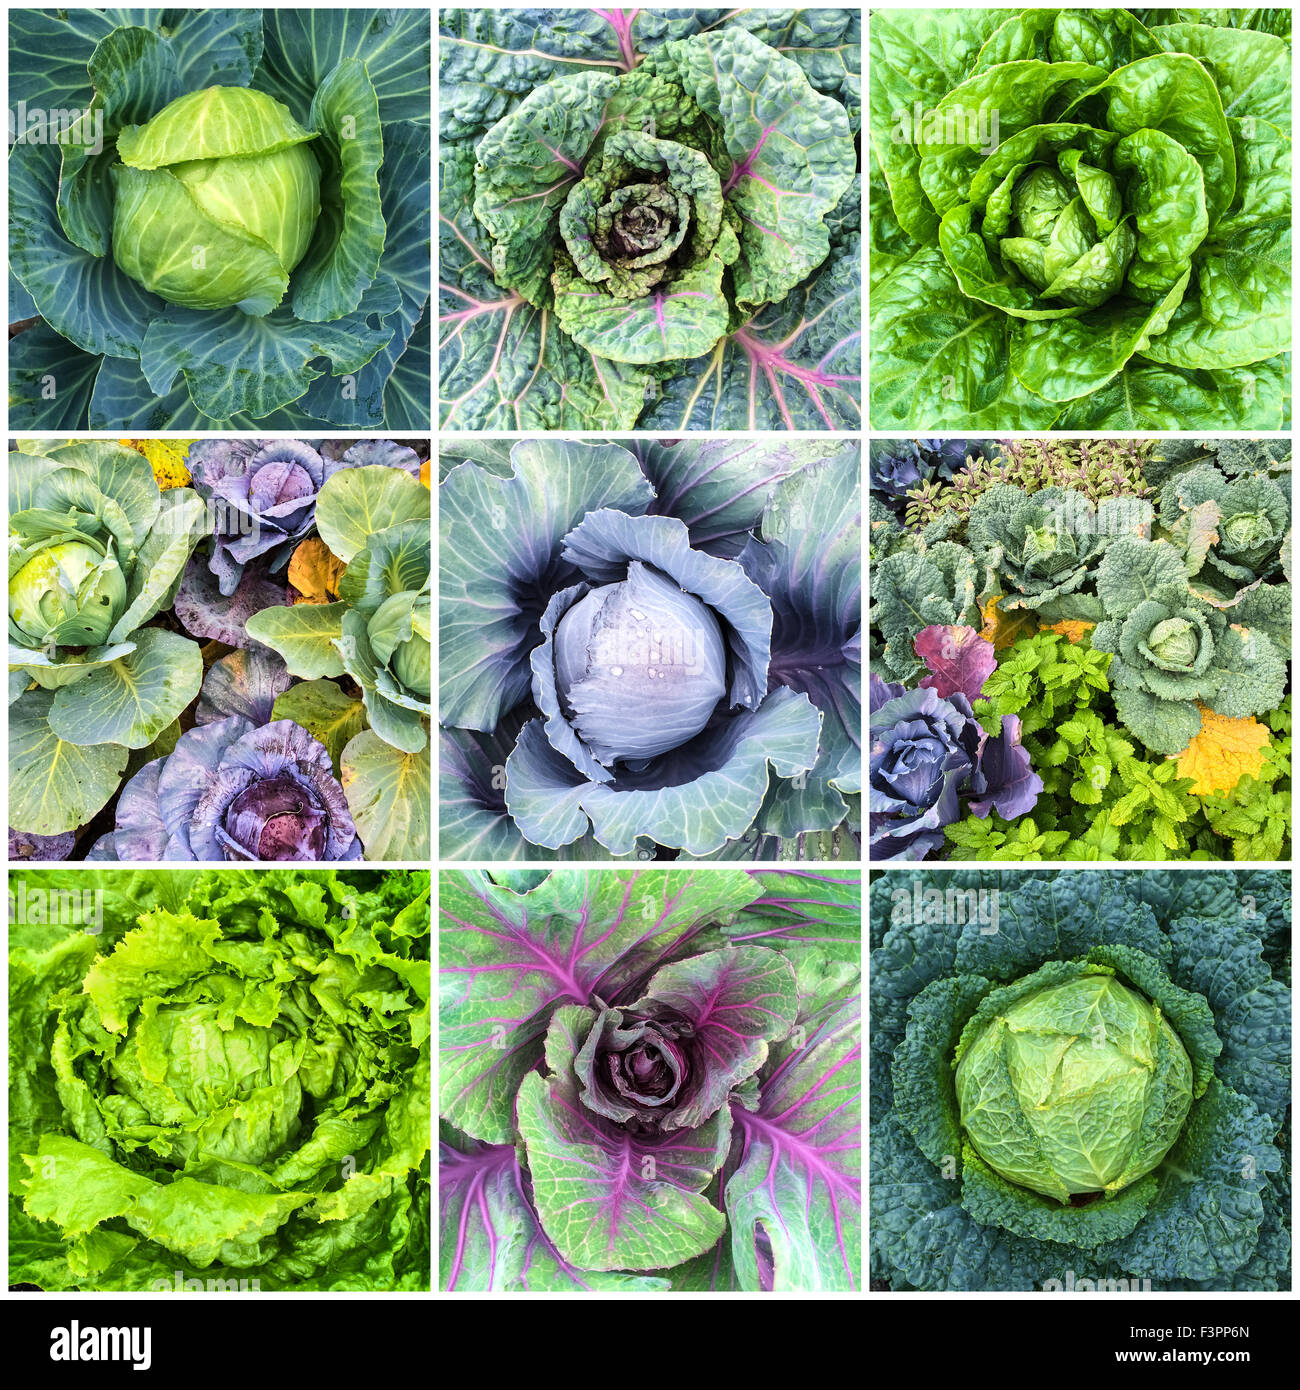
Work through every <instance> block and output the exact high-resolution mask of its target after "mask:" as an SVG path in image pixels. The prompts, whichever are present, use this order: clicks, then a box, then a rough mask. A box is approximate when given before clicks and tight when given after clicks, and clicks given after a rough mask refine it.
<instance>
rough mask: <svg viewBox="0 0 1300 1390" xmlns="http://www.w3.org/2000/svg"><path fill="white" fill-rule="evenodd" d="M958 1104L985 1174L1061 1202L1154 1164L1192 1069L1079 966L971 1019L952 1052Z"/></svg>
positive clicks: (1114, 992) (1150, 1020)
mask: <svg viewBox="0 0 1300 1390" xmlns="http://www.w3.org/2000/svg"><path fill="white" fill-rule="evenodd" d="M1010 993H1011V994H1013V995H1014V990H1013V991H1010ZM957 1100H958V1103H959V1105H960V1107H961V1119H962V1124H963V1125H964V1126H965V1129H966V1133H967V1135H968V1137H969V1139H970V1142H971V1144H972V1146H973V1147H974V1149H975V1151H976V1153H977V1154H978V1155H979V1156H980V1157H981V1158H982V1159H983V1160H984V1161H985V1162H986V1163H987V1164H988V1165H989V1167H991V1168H993V1169H994V1170H995V1171H996V1172H998V1173H999V1174H1001V1176H1002V1177H1004V1178H1006V1180H1007V1181H1008V1182H1012V1183H1016V1184H1017V1185H1019V1186H1021V1187H1028V1188H1031V1189H1033V1191H1035V1192H1041V1193H1042V1194H1043V1195H1044V1196H1047V1197H1055V1198H1056V1199H1057V1200H1059V1201H1061V1202H1063V1203H1064V1202H1069V1200H1070V1199H1071V1198H1072V1197H1074V1196H1077V1195H1079V1194H1081V1193H1094V1192H1105V1193H1108V1194H1109V1193H1114V1192H1118V1191H1120V1190H1121V1189H1122V1188H1125V1187H1127V1186H1128V1185H1129V1184H1130V1183H1132V1182H1136V1181H1137V1179H1138V1178H1141V1177H1144V1176H1145V1175H1146V1174H1147V1173H1150V1172H1151V1171H1152V1170H1153V1169H1155V1168H1156V1167H1158V1166H1159V1164H1160V1162H1161V1160H1162V1159H1163V1158H1164V1156H1165V1154H1166V1153H1168V1152H1169V1149H1170V1147H1171V1146H1172V1144H1173V1142H1174V1140H1175V1139H1176V1138H1177V1137H1178V1134H1179V1131H1180V1130H1181V1129H1182V1127H1183V1122H1184V1121H1185V1120H1186V1118H1187V1112H1188V1110H1189V1109H1190V1108H1191V1103H1192V1064H1191V1061H1190V1059H1189V1058H1188V1055H1187V1051H1186V1049H1185V1048H1184V1046H1183V1044H1182V1041H1181V1040H1180V1039H1179V1037H1178V1035H1177V1033H1175V1032H1174V1030H1173V1029H1172V1028H1171V1027H1170V1026H1169V1022H1168V1020H1167V1019H1166V1018H1165V1017H1164V1015H1163V1014H1162V1012H1161V1010H1160V1009H1159V1008H1158V1007H1157V1006H1156V1005H1155V1004H1152V1003H1151V1002H1150V1000H1148V999H1146V998H1145V997H1144V996H1143V995H1141V994H1139V993H1138V992H1137V991H1136V990H1134V989H1132V988H1130V987H1129V986H1128V985H1126V984H1122V983H1121V982H1120V981H1119V980H1118V979H1116V978H1115V976H1114V974H1113V973H1112V972H1111V971H1110V970H1109V969H1108V968H1107V967H1104V966H1096V965H1080V966H1079V967H1078V973H1077V975H1075V976H1074V977H1073V978H1067V979H1064V980H1061V981H1058V982H1056V983H1052V984H1048V985H1045V986H1044V987H1042V988H1040V989H1035V990H1031V992H1029V993H1027V994H1023V995H1021V996H1020V997H1018V998H1014V999H1013V1000H1012V1001H1011V1002H1009V1003H1005V1004H1003V1005H1002V1006H1000V1007H998V1008H997V1009H996V1010H994V1011H991V1012H986V1011H981V1012H980V1013H978V1014H977V1015H976V1016H975V1018H974V1019H973V1020H972V1021H971V1023H970V1024H969V1025H968V1026H967V1028H966V1031H965V1032H964V1033H963V1034H962V1038H961V1042H960V1044H959V1045H958V1048H957Z"/></svg>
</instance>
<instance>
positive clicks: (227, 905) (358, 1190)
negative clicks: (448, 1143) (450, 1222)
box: [9, 870, 431, 1291]
mask: <svg viewBox="0 0 1300 1390" xmlns="http://www.w3.org/2000/svg"><path fill="white" fill-rule="evenodd" d="M77 885H78V887H77V888H74V889H72V890H69V888H68V879H67V876H66V875H60V874H55V873H50V872H36V873H29V874H27V875H26V876H25V878H24V880H23V881H22V882H21V883H14V882H11V885H10V890H11V897H12V898H13V899H14V905H13V925H11V928H10V958H9V969H10V999H9V1026H10V1068H11V1071H10V1092H9V1095H10V1102H9V1123H10V1139H9V1163H10V1168H9V1191H10V1197H11V1210H10V1228H9V1252H10V1272H9V1277H10V1281H11V1283H16V1284H34V1285H37V1286H38V1287H40V1288H42V1289H52V1290H59V1289H77V1290H102V1289H109V1290H149V1289H154V1288H169V1287H174V1286H175V1284H176V1282H177V1276H178V1275H179V1277H180V1280H181V1281H184V1280H190V1279H198V1280H201V1281H204V1282H203V1286H204V1287H208V1288H216V1289H220V1288H228V1287H241V1286H242V1287H248V1286H249V1285H251V1287H253V1288H257V1289H261V1290H263V1291H274V1290H280V1289H284V1290H300V1289H350V1290H363V1291H364V1290H376V1289H421V1288H427V1287H428V1283H429V1181H428V1179H429V1147H430V1142H431V1128H430V1126H431V1119H430V1089H431V1080H430V1068H429V1025H430V1004H429V1000H430V975H429V879H428V875H427V874H418V873H416V874H405V873H387V874H379V873H374V872H365V871H362V872H358V873H355V874H352V875H349V876H345V875H343V874H339V873H333V872H326V871H304V872H298V873H290V872H286V871H280V870H267V871H263V872H257V871H248V870H227V871H213V872H199V871H191V870H170V871H166V872H163V871H157V870H155V871H147V870H141V871H136V872H128V871H127V870H104V871H91V872H86V873H82V874H80V875H78V876H77ZM70 909H71V911H70Z"/></svg>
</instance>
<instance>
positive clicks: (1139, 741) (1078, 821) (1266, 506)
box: [869, 439, 1291, 861]
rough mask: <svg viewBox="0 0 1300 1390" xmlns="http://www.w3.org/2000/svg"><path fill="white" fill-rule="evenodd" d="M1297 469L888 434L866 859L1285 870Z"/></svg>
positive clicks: (1196, 452) (1136, 445)
mask: <svg viewBox="0 0 1300 1390" xmlns="http://www.w3.org/2000/svg"><path fill="white" fill-rule="evenodd" d="M1290 458H1291V453H1290V444H1289V443H1288V442H1285V441H1278V440H1250V441H1236V440H1204V441H1192V440H1166V441H1159V442H1157V441H1152V440H1063V441H1043V440H1017V441H996V440H982V441H969V440H952V439H945V440H907V439H896V440H877V441H875V442H874V443H873V445H872V449H871V496H870V504H871V520H870V530H871V538H870V548H871V571H870V580H871V603H872V607H871V628H870V643H871V657H870V670H871V682H870V685H871V690H870V700H869V703H870V721H871V736H870V738H871V772H870V777H871V806H870V811H871V846H870V856H871V858H872V859H889V858H902V859H925V858H930V859H934V858H947V859H1009V860H1010V859H1017V860H1044V859H1126V860H1148V861H1160V860H1167V859H1240V860H1272V859H1283V858H1286V857H1287V856H1288V854H1289V844H1290V824H1291V764H1290V757H1291V738H1290V733H1291V698H1290V693H1289V692H1290V679H1289V668H1288V661H1289V657H1290V645H1291V589H1290V563H1291V560H1290V555H1291V550H1290V504H1291V475H1290V467H1291V464H1290Z"/></svg>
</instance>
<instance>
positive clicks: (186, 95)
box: [9, 9, 430, 433]
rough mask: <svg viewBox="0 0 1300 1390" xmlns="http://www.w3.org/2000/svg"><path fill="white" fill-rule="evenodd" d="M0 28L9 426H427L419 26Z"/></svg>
mask: <svg viewBox="0 0 1300 1390" xmlns="http://www.w3.org/2000/svg"><path fill="white" fill-rule="evenodd" d="M9 29H10V64H9V74H10V105H11V107H13V108H15V109H16V110H18V111H21V112H22V113H23V114H24V120H23V123H22V125H21V126H20V127H19V128H18V129H17V131H16V143H15V144H14V147H13V151H12V153H11V155H10V160H9V196H10V210H9V226H10V231H9V253H10V257H9V258H10V265H11V269H12V270H13V272H14V275H15V276H16V282H15V283H14V285H13V287H12V302H11V309H10V318H11V322H14V323H15V324H16V326H17V327H18V328H19V330H20V331H19V332H17V333H16V334H15V336H14V337H13V340H12V344H11V348H10V392H11V420H13V421H15V422H16V423H17V424H18V425H19V427H20V428H22V429H26V430H45V429H49V430H68V429H75V428H78V427H85V426H87V425H88V426H90V427H91V428H94V429H105V430H113V431H117V432H120V433H132V432H137V431H139V432H143V431H144V430H145V429H160V428H169V429H182V430H188V429H209V428H213V427H221V426H226V427H233V428H249V427H253V426H256V425H257V424H258V423H259V422H261V421H266V420H269V419H271V418H272V417H273V418H274V419H275V422H276V426H277V427H278V428H281V429H283V428H286V427H290V428H294V427H303V426H306V427H308V428H310V427H311V426H312V425H315V426H317V427H319V426H320V425H322V424H325V425H329V426H331V427H333V428H335V429H340V430H348V431H356V430H368V429H380V428H383V427H388V428H390V429H391V428H403V429H412V430H414V429H423V428H427V426H428V375H429V349H428V325H427V322H426V321H425V312H426V309H427V305H428V298H429V236H430V232H429V205H428V201H429V200H428V161H429V145H430V131H429V84H430V66H429V64H430V50H429V16H428V14H427V12H424V11H421V10H418V9H383V10H378V11H373V12H369V11H361V10H355V9H354V10H348V9H333V10H319V11H316V10H259V9H230V10H139V11H118V10H96V9H71V10H23V11H21V12H16V13H15V14H14V16H13V17H12V20H11V23H10V26H9ZM56 58H57V61H55V59H56ZM66 113H70V114H72V115H73V116H74V117H75V119H73V120H71V121H70V122H68V121H66V119H65V120H64V121H62V122H61V121H60V117H61V116H65V115H66Z"/></svg>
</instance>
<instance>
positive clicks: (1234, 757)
mask: <svg viewBox="0 0 1300 1390" xmlns="http://www.w3.org/2000/svg"><path fill="white" fill-rule="evenodd" d="M1197 709H1199V710H1200V711H1201V732H1200V733H1199V734H1197V735H1196V737H1195V738H1194V739H1193V740H1192V741H1191V743H1189V744H1188V745H1187V747H1186V748H1185V749H1184V750H1183V751H1182V752H1181V753H1179V754H1177V755H1176V756H1177V759H1178V775H1179V776H1180V777H1190V778H1191V779H1192V794H1193V795H1194V796H1213V795H1214V793H1215V792H1230V791H1231V790H1232V789H1233V788H1234V787H1235V786H1236V785H1237V783H1238V782H1240V781H1241V779H1242V778H1243V777H1258V776H1259V773H1260V769H1261V768H1262V767H1263V766H1264V749H1265V748H1267V747H1268V739H1269V733H1268V728H1267V727H1266V726H1265V725H1263V724H1257V723H1256V722H1255V720H1254V719H1252V718H1245V719H1229V718H1228V716H1227V715H1224V714H1215V712H1214V711H1213V710H1211V709H1206V708H1205V706H1204V705H1197Z"/></svg>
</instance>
